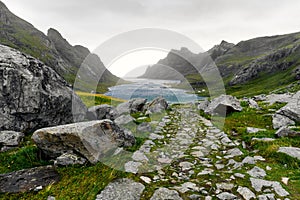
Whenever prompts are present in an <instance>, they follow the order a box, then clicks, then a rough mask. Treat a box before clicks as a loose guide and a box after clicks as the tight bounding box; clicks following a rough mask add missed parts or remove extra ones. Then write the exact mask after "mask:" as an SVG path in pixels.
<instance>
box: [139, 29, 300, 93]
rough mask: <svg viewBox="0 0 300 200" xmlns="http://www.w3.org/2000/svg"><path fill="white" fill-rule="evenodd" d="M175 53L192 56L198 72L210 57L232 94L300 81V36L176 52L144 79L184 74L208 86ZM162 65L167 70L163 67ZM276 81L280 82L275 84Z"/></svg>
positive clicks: (148, 72)
mask: <svg viewBox="0 0 300 200" xmlns="http://www.w3.org/2000/svg"><path fill="white" fill-rule="evenodd" d="M183 49H184V50H183ZM172 52H176V53H179V54H185V55H188V56H187V57H188V58H189V59H191V60H192V63H193V64H194V66H195V65H196V66H197V67H198V68H199V67H200V68H201V65H202V67H203V65H205V64H207V62H204V61H203V60H205V58H206V57H207V56H208V55H209V56H210V57H211V58H212V59H213V60H214V62H215V64H216V65H217V67H218V69H219V72H220V74H221V76H222V77H223V79H224V82H225V85H226V87H227V88H228V89H229V90H228V91H231V92H232V91H234V90H242V89H245V88H247V89H250V88H252V89H253V88H255V87H256V88H257V87H258V86H257V85H259V84H256V83H257V82H261V81H263V82H264V84H265V89H266V90H268V89H270V90H271V89H276V88H278V87H281V86H284V85H287V84H290V83H292V82H294V81H296V80H299V79H300V33H299V32H298V33H292V34H286V35H278V36H271V37H259V38H254V39H250V40H247V41H241V42H239V43H238V44H236V45H234V44H231V43H228V42H226V41H222V42H221V43H220V44H219V45H216V46H214V47H213V48H212V49H210V50H208V51H207V52H205V53H199V54H194V53H192V52H189V51H188V50H187V49H186V48H182V49H181V50H179V51H176V50H172V51H171V52H170V53H169V54H168V55H167V57H166V58H164V59H162V60H160V61H159V62H158V64H157V65H153V66H151V67H149V68H148V69H147V71H146V72H145V74H144V75H143V76H142V77H144V78H158V79H178V77H180V75H178V74H182V75H183V76H184V77H185V78H187V79H188V80H189V81H190V83H191V84H192V85H198V86H199V85H204V81H203V79H202V78H201V76H200V75H197V73H195V69H194V67H192V66H191V65H190V64H188V63H186V61H185V60H184V59H183V58H182V57H181V56H176V55H174V53H172ZM187 52H188V53H187ZM159 64H163V65H165V66H164V67H161V66H160V65H159ZM174 70H175V71H177V72H178V73H177V75H176V76H173V71H174ZM155 72H156V74H155ZM164 77H166V78H164ZM276 79H278V81H277V82H274V80H276ZM201 82H202V84H201ZM195 83H197V84H195ZM255 85H256V86H255ZM260 86H261V85H260ZM261 87H262V86H261ZM260 89H262V88H260ZM260 92H262V91H260Z"/></svg>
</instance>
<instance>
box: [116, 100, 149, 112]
mask: <svg viewBox="0 0 300 200" xmlns="http://www.w3.org/2000/svg"><path fill="white" fill-rule="evenodd" d="M146 102H147V99H139V98H138V99H130V100H129V101H127V102H124V103H121V104H119V105H118V106H117V107H116V110H115V111H114V113H113V114H114V115H115V116H116V117H118V116H120V115H124V114H131V113H136V112H142V111H144V106H145V104H146Z"/></svg>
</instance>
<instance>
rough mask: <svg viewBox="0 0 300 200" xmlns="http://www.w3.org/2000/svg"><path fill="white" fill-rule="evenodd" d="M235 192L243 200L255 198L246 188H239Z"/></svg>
mask: <svg viewBox="0 0 300 200" xmlns="http://www.w3.org/2000/svg"><path fill="white" fill-rule="evenodd" d="M237 192H238V193H239V194H240V195H241V196H242V197H243V198H244V199H245V200H250V199H255V198H256V196H255V194H254V193H253V192H252V191H251V190H250V189H249V188H247V187H241V186H239V187H238V189H237Z"/></svg>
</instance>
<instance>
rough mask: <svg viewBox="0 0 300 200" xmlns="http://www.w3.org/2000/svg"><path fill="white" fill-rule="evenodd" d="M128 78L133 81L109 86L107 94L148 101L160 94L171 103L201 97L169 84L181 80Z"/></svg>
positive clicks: (189, 100) (190, 100)
mask: <svg viewBox="0 0 300 200" xmlns="http://www.w3.org/2000/svg"><path fill="white" fill-rule="evenodd" d="M126 80H128V81H131V82H133V83H131V84H124V85H118V86H114V87H111V88H109V92H107V93H105V95H107V96H112V97H117V98H121V99H126V100H129V99H132V98H145V99H148V101H151V100H153V99H154V98H156V97H158V96H162V97H164V98H165V99H166V100H167V101H168V102H169V103H186V102H194V101H195V100H198V99H199V97H198V96H197V95H195V94H189V93H187V92H186V91H185V90H182V89H175V88H171V87H169V86H168V84H176V83H179V81H171V80H152V79H126Z"/></svg>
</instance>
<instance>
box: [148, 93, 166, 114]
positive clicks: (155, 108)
mask: <svg viewBox="0 0 300 200" xmlns="http://www.w3.org/2000/svg"><path fill="white" fill-rule="evenodd" d="M168 107H169V105H168V103H167V101H166V100H165V99H164V98H162V97H157V98H155V99H153V100H152V101H151V102H150V103H149V104H148V105H147V108H146V110H147V113H148V114H151V113H160V112H164V111H165V110H166V109H167V108H168Z"/></svg>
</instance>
